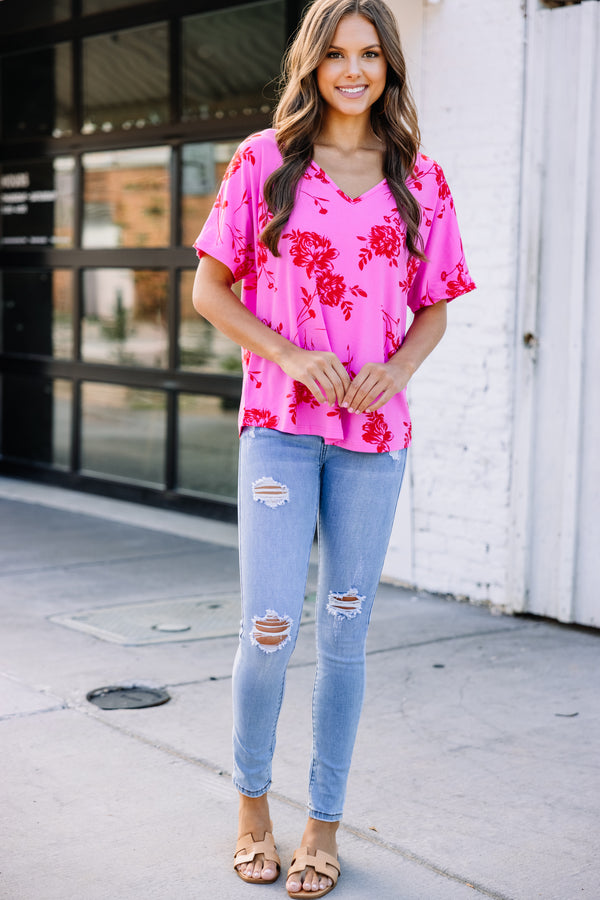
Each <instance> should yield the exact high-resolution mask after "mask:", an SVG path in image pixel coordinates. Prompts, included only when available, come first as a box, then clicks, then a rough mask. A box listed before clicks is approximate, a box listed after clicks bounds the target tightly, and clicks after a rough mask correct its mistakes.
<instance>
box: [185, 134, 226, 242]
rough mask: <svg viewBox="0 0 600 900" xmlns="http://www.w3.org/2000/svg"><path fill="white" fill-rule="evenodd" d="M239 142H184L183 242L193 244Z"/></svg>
mask: <svg viewBox="0 0 600 900" xmlns="http://www.w3.org/2000/svg"><path fill="white" fill-rule="evenodd" d="M238 144H239V141H219V142H217V143H213V142H211V141H205V142H204V143H202V144H185V145H184V146H183V148H182V152H181V165H182V178H181V243H182V244H183V246H184V247H189V246H190V245H191V244H193V243H194V241H195V240H196V238H197V237H198V235H199V234H200V231H201V229H202V226H203V225H204V222H205V221H206V219H207V218H208V214H209V212H210V210H211V207H212V205H213V203H214V201H215V198H216V196H217V191H218V190H219V185H220V184H221V179H222V178H223V175H224V174H225V169H226V168H227V166H228V164H229V161H230V160H231V157H232V156H233V154H234V153H235V150H236V147H237V146H238Z"/></svg>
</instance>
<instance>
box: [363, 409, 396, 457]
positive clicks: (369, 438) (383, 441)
mask: <svg viewBox="0 0 600 900" xmlns="http://www.w3.org/2000/svg"><path fill="white" fill-rule="evenodd" d="M365 417H366V419H367V421H366V422H365V423H364V425H363V441H366V443H367V444H376V445H377V452H378V453H387V452H388V451H389V449H390V441H392V440H393V439H394V435H393V433H392V432H391V431H390V429H389V427H388V424H387V422H386V421H385V419H384V417H383V413H382V412H379V410H375V412H370V413H365Z"/></svg>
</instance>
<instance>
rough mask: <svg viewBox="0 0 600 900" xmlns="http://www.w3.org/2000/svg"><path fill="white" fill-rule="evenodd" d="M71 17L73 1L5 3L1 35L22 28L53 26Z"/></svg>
mask: <svg viewBox="0 0 600 900" xmlns="http://www.w3.org/2000/svg"><path fill="white" fill-rule="evenodd" d="M70 16H71V0H44V2H43V3H19V0H12V3H3V4H2V6H0V34H9V32H11V31H19V30H20V29H22V28H38V27H39V26H41V25H52V24H53V23H54V22H61V21H63V20H64V19H68V18H70Z"/></svg>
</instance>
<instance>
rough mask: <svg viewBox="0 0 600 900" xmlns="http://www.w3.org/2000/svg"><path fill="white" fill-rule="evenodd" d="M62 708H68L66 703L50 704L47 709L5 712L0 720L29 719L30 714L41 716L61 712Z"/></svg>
mask: <svg viewBox="0 0 600 900" xmlns="http://www.w3.org/2000/svg"><path fill="white" fill-rule="evenodd" d="M64 709H70V707H69V705H68V704H67V703H63V704H62V706H50V707H48V709H33V710H31V711H30V712H16V713H6V714H5V715H3V716H0V722H8V721H9V720H10V719H30V718H31V717H32V716H43V715H45V714H46V713H53V712H61V711H62V710H64Z"/></svg>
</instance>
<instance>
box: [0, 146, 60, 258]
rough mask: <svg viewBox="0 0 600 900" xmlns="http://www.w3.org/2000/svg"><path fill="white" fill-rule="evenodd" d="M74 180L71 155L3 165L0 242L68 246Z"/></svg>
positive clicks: (3, 243) (0, 175) (0, 183)
mask: <svg viewBox="0 0 600 900" xmlns="http://www.w3.org/2000/svg"><path fill="white" fill-rule="evenodd" d="M74 177H75V162H74V160H73V157H72V156H59V157H57V158H56V159H54V160H50V159H49V160H44V161H41V162H31V163H10V164H5V165H3V166H2V172H1V174H0V189H1V199H2V206H1V209H0V212H1V217H2V225H1V231H2V238H1V239H0V243H1V244H2V245H3V246H5V247H6V246H26V245H33V246H36V247H38V246H41V247H44V246H54V247H72V246H73V236H74V225H73V221H74Z"/></svg>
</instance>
